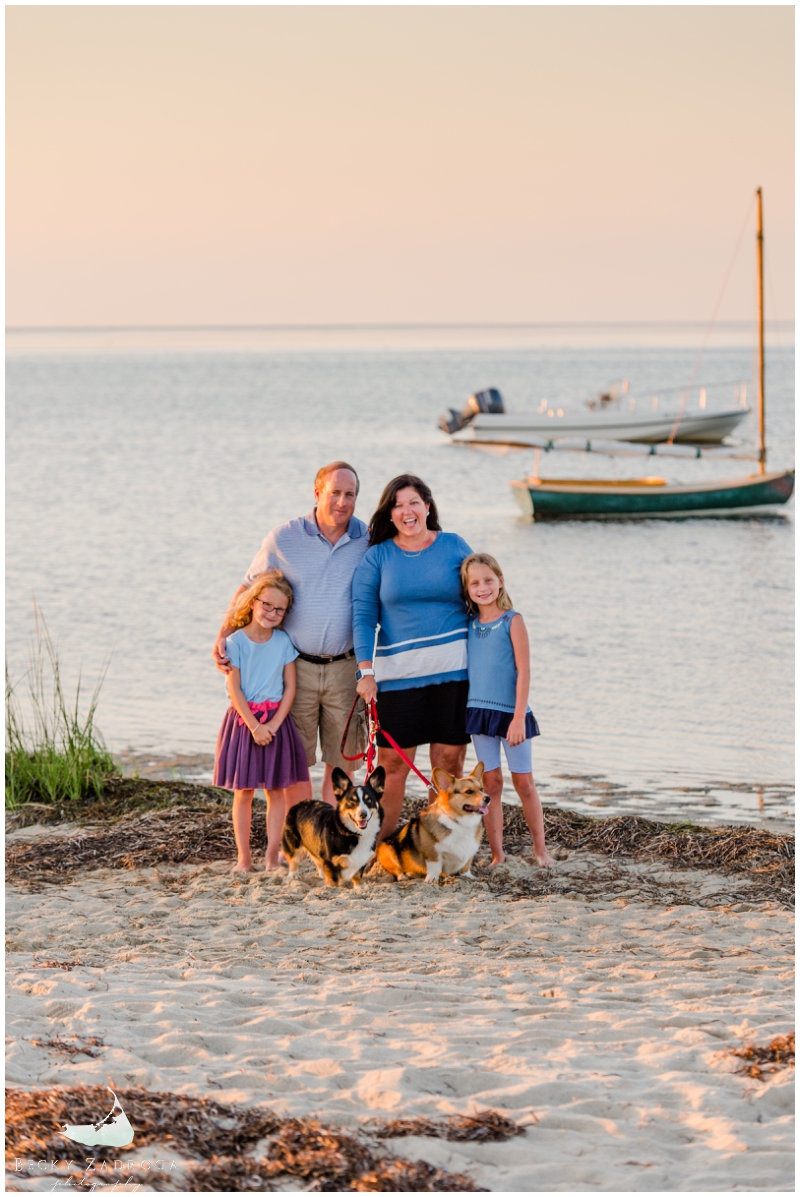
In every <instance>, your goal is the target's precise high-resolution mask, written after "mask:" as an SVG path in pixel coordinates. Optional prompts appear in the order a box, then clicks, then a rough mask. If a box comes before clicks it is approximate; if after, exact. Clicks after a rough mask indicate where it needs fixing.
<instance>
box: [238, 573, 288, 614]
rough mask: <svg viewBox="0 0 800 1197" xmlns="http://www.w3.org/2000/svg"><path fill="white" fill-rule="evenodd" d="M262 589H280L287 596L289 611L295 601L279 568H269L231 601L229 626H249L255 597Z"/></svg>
mask: <svg viewBox="0 0 800 1197" xmlns="http://www.w3.org/2000/svg"><path fill="white" fill-rule="evenodd" d="M262 590H279V591H280V592H281V594H283V595H285V596H286V611H287V613H288V612H289V610H290V608H291V606H292V603H293V602H294V591H293V590H292V587H291V585H290V583H289V582H287V580H286V578H284V576H283V574H282V573H281V571H280V570H279V569H268V570H266V571H265V572H264V573H263V574H257V575H256V577H255V578H254V579H253V581H252V582H251V583H250V585H249V586H248V587H247V590H243V591H242V593H241V594H240V595H239V597H238V598H235V599H234V600H233V602H232V603H231V607H230V610H229V612H228V620H227V623H228V627H229V628H245V627H247V625H248V624H249V623H250V622H251V621H252V618H253V599H257V598H258V596H259V595H260V594H261V591H262ZM281 622H283V620H281Z"/></svg>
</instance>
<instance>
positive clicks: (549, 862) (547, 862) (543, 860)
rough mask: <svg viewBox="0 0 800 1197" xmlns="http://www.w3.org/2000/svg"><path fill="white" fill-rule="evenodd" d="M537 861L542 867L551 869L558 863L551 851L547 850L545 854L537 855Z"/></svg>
mask: <svg viewBox="0 0 800 1197" xmlns="http://www.w3.org/2000/svg"><path fill="white" fill-rule="evenodd" d="M536 863H537V864H538V866H539V868H540V869H551V868H552V867H553V865H554V864H555V863H556V862H555V861H554V860H553V858H552V856H551V855H550V853H549V852H545V854H544V856H537V857H536Z"/></svg>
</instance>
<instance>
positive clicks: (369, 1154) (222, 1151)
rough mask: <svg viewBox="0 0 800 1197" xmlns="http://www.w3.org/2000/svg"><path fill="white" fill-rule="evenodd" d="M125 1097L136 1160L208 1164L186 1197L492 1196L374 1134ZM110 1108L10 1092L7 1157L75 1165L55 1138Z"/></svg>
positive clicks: (90, 1100)
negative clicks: (153, 1150)
mask: <svg viewBox="0 0 800 1197" xmlns="http://www.w3.org/2000/svg"><path fill="white" fill-rule="evenodd" d="M117 1096H118V1097H119V1099H120V1101H121V1102H122V1105H123V1107H124V1109H125V1112H126V1114H127V1116H128V1118H129V1120H130V1122H131V1124H132V1126H133V1127H134V1129H135V1140H134V1142H135V1147H136V1149H137V1151H138V1150H139V1149H141V1148H142V1147H147V1146H150V1145H158V1147H159V1148H161V1149H162V1150H163V1149H164V1148H165V1147H166V1148H167V1149H168V1150H169V1149H171V1150H173V1151H175V1152H176V1153H180V1155H181V1158H182V1160H184V1161H185V1160H186V1158H187V1157H191V1158H192V1159H193V1160H194V1161H202V1162H200V1163H195V1164H191V1163H189V1164H185V1165H184V1168H183V1175H182V1176H181V1177H180V1179H179V1178H177V1177H174V1178H173V1180H174V1185H175V1187H178V1186H179V1187H180V1189H181V1191H184V1192H234V1193H238V1192H248V1191H253V1190H261V1191H265V1190H266V1191H270V1190H274V1189H275V1188H280V1189H285V1188H286V1187H287V1186H286V1182H287V1181H289V1180H294V1181H296V1182H300V1183H298V1184H296V1185H295V1186H293V1187H296V1188H302V1189H303V1190H304V1191H306V1192H310V1191H314V1192H363V1193H386V1192H391V1193H430V1192H442V1193H444V1192H471V1193H474V1192H484V1191H485V1190H483V1189H481V1188H480V1186H478V1185H476V1184H475V1182H474V1181H473V1180H472V1179H471V1178H470V1177H468V1176H463V1175H459V1174H457V1173H449V1172H445V1171H444V1170H442V1169H439V1168H435V1167H434V1166H433V1165H431V1164H428V1163H425V1162H424V1161H418V1162H412V1161H409V1160H403V1159H398V1158H396V1157H394V1156H392V1155H389V1154H387V1153H386V1151H385V1149H382V1148H381V1147H380V1146H379V1145H377V1144H376V1143H375V1142H374V1139H375V1138H377V1135H376V1134H375V1132H374V1131H373V1132H372V1133H371V1134H365V1133H363V1132H354V1131H349V1130H345V1129H343V1128H341V1127H333V1126H326V1125H325V1124H323V1123H321V1122H319V1121H318V1120H316V1119H314V1118H280V1117H278V1116H277V1115H276V1114H273V1113H272V1111H271V1110H266V1109H244V1108H242V1107H241V1106H234V1105H226V1104H223V1103H222V1102H217V1101H213V1100H211V1099H207V1098H191V1097H184V1096H182V1095H180V1094H175V1093H149V1092H147V1091H146V1090H144V1089H124V1090H119V1091H118V1094H117ZM107 1104H108V1091H107V1090H106V1089H104V1088H103V1087H102V1086H99V1085H95V1086H77V1087H75V1088H71V1089H63V1090H51V1091H46V1092H45V1091H39V1092H34V1093H30V1092H23V1091H21V1090H16V1089H10V1090H7V1092H6V1113H7V1123H8V1134H7V1150H8V1152H9V1153H10V1154H11V1155H13V1156H16V1157H17V1158H23V1159H24V1157H26V1156H36V1157H37V1158H43V1157H45V1156H47V1157H48V1158H50V1159H56V1160H60V1161H65V1162H66V1161H68V1160H70V1159H71V1158H72V1157H74V1156H75V1154H76V1151H75V1145H74V1144H72V1143H71V1142H70V1141H69V1140H68V1139H65V1138H63V1137H62V1136H60V1135H59V1134H57V1133H56V1128H57V1127H59V1126H60V1125H62V1124H63V1123H65V1122H67V1121H70V1122H91V1121H93V1120H94V1119H96V1118H97V1115H98V1111H102V1110H103V1109H105V1107H106V1106H107ZM487 1113H491V1111H488V1112H487ZM496 1117H497V1118H499V1119H502V1115H496ZM502 1120H503V1121H507V1120H505V1119H502ZM432 1125H433V1124H432ZM384 1137H385V1136H384ZM257 1144H259V1145H260V1146H261V1150H262V1151H263V1153H264V1154H263V1155H260V1156H259V1157H256V1156H254V1155H252V1154H250V1153H251V1152H252V1150H253V1148H255V1147H256V1145H257ZM126 1150H127V1149H125V1148H113V1149H109V1148H92V1155H93V1156H94V1158H95V1160H96V1161H97V1163H98V1165H99V1164H100V1163H101V1162H102V1161H104V1160H108V1159H111V1158H112V1157H117V1158H119V1157H122V1158H123V1159H124V1154H125V1151H126ZM109 1179H111V1180H113V1179H115V1177H114V1176H113V1175H112V1176H110V1177H109ZM116 1179H119V1177H118V1176H117V1177H116ZM92 1180H94V1183H95V1185H98V1184H99V1183H100V1182H101V1181H102V1174H100V1173H93V1174H92V1176H91V1177H87V1179H86V1182H85V1184H84V1185H81V1184H80V1183H78V1184H74V1183H73V1184H72V1185H71V1187H73V1188H81V1187H84V1188H88V1187H89V1185H90V1183H91V1181H92ZM148 1184H149V1185H150V1186H151V1187H153V1188H159V1189H165V1188H172V1187H173V1184H172V1183H171V1182H170V1179H169V1177H168V1174H167V1175H165V1174H164V1173H161V1174H159V1173H157V1172H152V1171H151V1172H149V1173H148Z"/></svg>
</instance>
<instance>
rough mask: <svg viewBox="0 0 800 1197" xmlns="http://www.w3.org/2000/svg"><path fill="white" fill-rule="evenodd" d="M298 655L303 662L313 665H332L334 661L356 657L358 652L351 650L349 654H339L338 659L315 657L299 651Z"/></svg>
mask: <svg viewBox="0 0 800 1197" xmlns="http://www.w3.org/2000/svg"><path fill="white" fill-rule="evenodd" d="M297 655H298V657H299V658H300V660H301V661H310V662H311V664H312V665H332V664H333V662H334V661H346V660H347V658H348V657H354V656H355V655H356V650H355V649H354V648H351V649H350V652H348V653H339V656H338V657H314V656H312V655H311V653H301V652H300V650H299V649H298V650H297Z"/></svg>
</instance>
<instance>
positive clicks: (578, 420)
mask: <svg viewBox="0 0 800 1197" xmlns="http://www.w3.org/2000/svg"><path fill="white" fill-rule="evenodd" d="M749 411H750V408H749V407H738V408H737V407H734V408H730V409H729V410H727V411H716V412H696V413H695V412H684V413H683V414H680V413H678V412H675V413H672V414H668V413H666V412H664V413H662V414H660V415H650V416H639V417H636V416H630V415H628V416H623V415H616V414H615V415H610V414H609V413H608V412H598V413H597V415H592V414H591V413H589V414H588V415H586V416H578V417H575V416H572V417H570V416H568V415H566V414H564V415H558V414H556V415H553V416H550V417H548V416H547V415H538V414H535V413H534V414H532V415H528V414H526V413H519V414H515V413H513V412H508V413H503V414H501V413H499V412H498V413H488V412H487V413H481V414H480V415H479V416H475V417H474V418H473V419H472V420H471V421H470V422H469V424H467V426H466V427H465V428H462V429H460V430H459V431H458V432H454V433H453V434H452V439H453V440H454V441H457V442H459V443H467V444H497V443H500V444H506V445H507V444H509V443H513V444H517V445H528V444H536V443H538V442H540V441H542V440H543V439H544V440H556V439H558V440H561V439H562V438H565V437H566V438H575V437H580V438H585V439H586V440H587V441H592V440H599V439H602V440H614V441H636V442H637V443H640V444H645V445H655V444H659V443H660V442H662V441H668V440H672V441H674V442H675V443H676V444H685V443H690V444H719V442H720V441H721V440H722V439H723V437H726V436H728V434H729V433H731V432H733V430H734V428H736V427H737V426H738V425H739V424H740V423H741V422H742V420H743V419H744V418H745V416H746V415H747V414H748V412H749Z"/></svg>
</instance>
